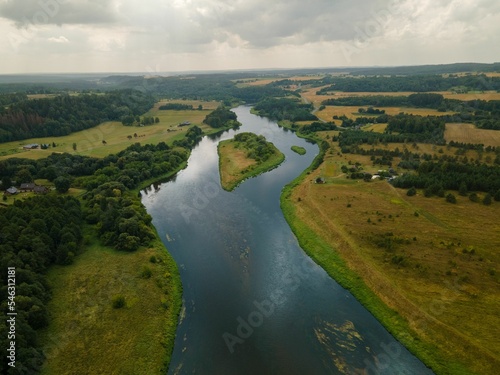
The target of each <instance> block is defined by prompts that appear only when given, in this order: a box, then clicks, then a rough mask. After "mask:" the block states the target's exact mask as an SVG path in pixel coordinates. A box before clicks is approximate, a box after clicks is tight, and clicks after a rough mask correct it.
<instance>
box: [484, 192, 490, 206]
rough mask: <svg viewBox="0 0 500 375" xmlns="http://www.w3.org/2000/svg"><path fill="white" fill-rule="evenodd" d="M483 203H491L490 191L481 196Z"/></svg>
mask: <svg viewBox="0 0 500 375" xmlns="http://www.w3.org/2000/svg"><path fill="white" fill-rule="evenodd" d="M483 204H484V205H485V206H489V205H490V204H491V194H490V193H488V194H486V195H485V196H484V198H483Z"/></svg>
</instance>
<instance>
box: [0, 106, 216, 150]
mask: <svg viewBox="0 0 500 375" xmlns="http://www.w3.org/2000/svg"><path fill="white" fill-rule="evenodd" d="M167 102H171V101H167V100H162V101H160V102H158V103H156V104H155V106H154V107H153V108H152V109H151V110H150V111H149V112H147V113H146V114H145V115H146V116H154V117H158V118H159V119H160V122H159V123H158V124H154V125H148V126H144V127H138V126H133V127H132V126H123V125H122V124H121V123H120V122H116V121H113V122H105V123H102V124H100V125H98V126H96V127H94V128H90V129H86V130H82V131H80V132H76V133H72V134H70V135H67V136H63V137H47V138H31V139H25V140H22V141H13V142H6V143H2V144H0V160H2V159H7V158H11V157H22V158H27V159H42V158H46V157H47V156H49V155H50V154H52V153H53V152H67V153H70V154H78V155H85V156H93V157H98V158H102V157H105V156H107V155H109V154H114V153H118V152H120V151H121V150H124V149H125V148H127V147H128V146H130V145H131V144H133V143H135V142H140V143H152V144H157V143H159V142H162V141H163V142H166V143H172V142H173V141H174V140H176V139H182V138H183V137H184V134H185V133H186V130H187V129H188V128H189V126H185V127H178V126H177V125H178V124H179V123H182V122H184V121H189V122H191V124H192V125H191V126H194V125H197V126H199V127H200V128H202V130H203V131H205V132H207V133H212V132H214V129H212V128H211V127H209V126H208V125H205V124H203V120H204V119H205V117H206V115H207V114H208V113H210V112H211V111H212V110H213V109H215V108H216V107H217V105H218V103H217V102H202V101H176V102H178V103H183V104H191V105H193V107H194V108H197V107H198V105H199V104H201V105H202V106H203V110H201V111H198V110H184V111H162V110H159V109H158V108H159V106H160V105H162V104H165V103H167ZM134 134H137V137H134ZM128 136H131V137H132V138H131V139H129V138H128ZM103 141H105V142H106V144H104V143H103ZM53 142H55V143H56V147H55V148H53V147H50V148H49V149H47V150H41V149H36V150H23V149H22V146H23V145H25V144H29V143H38V144H42V143H48V144H50V145H52V143H53ZM73 143H76V151H75V150H73Z"/></svg>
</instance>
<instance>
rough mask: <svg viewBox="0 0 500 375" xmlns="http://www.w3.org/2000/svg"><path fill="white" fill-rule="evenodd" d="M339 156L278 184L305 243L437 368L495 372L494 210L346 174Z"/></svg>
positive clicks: (332, 155) (293, 225)
mask: <svg viewBox="0 0 500 375" xmlns="http://www.w3.org/2000/svg"><path fill="white" fill-rule="evenodd" d="M331 146H332V147H334V148H335V147H336V146H335V144H332V145H331ZM356 161H361V159H359V160H356ZM343 163H347V160H340V157H339V156H338V155H337V153H336V152H335V150H334V149H332V152H328V153H327V154H326V155H325V158H324V161H323V162H322V163H321V164H320V163H316V162H315V163H313V164H315V165H319V168H318V169H316V170H312V169H310V170H308V171H306V172H304V173H303V174H302V175H301V176H300V177H299V178H298V179H296V180H295V181H294V182H293V183H291V184H290V185H289V186H287V187H286V188H285V189H284V191H283V194H282V198H281V205H282V209H283V212H284V214H285V217H286V219H287V221H288V223H289V225H290V227H291V228H292V230H293V231H294V233H295V235H296V236H297V238H298V240H299V243H300V245H301V247H302V248H303V249H304V250H305V251H306V252H307V253H308V254H309V255H310V256H311V257H312V258H313V259H314V260H315V261H316V262H317V263H318V264H319V265H321V266H322V267H323V268H324V269H325V270H326V271H327V272H328V273H329V275H330V276H332V277H333V278H334V279H335V280H337V281H338V282H339V283H340V284H341V285H342V286H344V287H345V288H347V289H349V290H350V291H351V292H352V293H353V295H354V296H355V297H356V298H357V299H358V300H359V301H360V302H361V303H362V304H363V305H364V306H365V307H367V308H368V310H370V311H371V312H372V313H373V315H374V316H375V317H376V318H377V319H378V320H379V321H380V322H381V323H382V324H383V325H384V326H385V327H386V328H387V329H388V330H389V331H390V332H391V333H392V334H393V335H394V336H395V337H396V338H397V339H398V340H399V341H401V342H402V343H403V344H404V345H405V346H406V347H407V348H408V349H409V350H410V351H412V352H413V353H414V354H416V355H417V356H418V357H419V358H420V359H422V360H423V362H424V363H426V364H427V365H428V366H430V367H431V368H432V369H433V370H434V371H435V372H436V373H437V374H492V375H493V374H495V369H496V368H498V367H497V366H498V364H499V359H498V353H499V349H500V348H499V346H498V341H496V340H495V336H496V335H495V333H493V332H492V330H491V327H495V326H496V323H495V320H496V319H497V318H496V314H495V311H498V302H497V301H498V298H497V297H498V292H495V290H497V285H498V280H497V277H496V276H495V272H494V271H492V269H493V268H494V265H495V264H496V263H497V261H498V255H497V254H496V253H495V251H494V249H495V245H494V243H495V242H496V243H498V242H497V241H498V240H499V238H498V237H499V235H498V231H495V228H497V229H498V225H497V224H495V223H496V221H495V219H494V216H495V215H496V213H497V211H498V210H495V208H493V207H487V206H484V205H478V204H473V203H472V202H470V201H469V200H468V199H467V198H461V199H460V201H459V203H458V204H456V205H451V204H449V203H446V202H445V201H444V200H438V199H437V198H434V199H429V198H424V197H423V194H418V195H417V196H416V197H412V198H409V197H407V196H406V194H401V193H400V191H398V190H397V189H394V188H393V187H392V186H391V185H389V184H387V183H386V182H385V181H379V182H362V181H355V180H350V179H346V178H345V176H343V174H342V173H341V171H340V165H341V164H343ZM367 163H369V161H367ZM318 177H322V178H324V179H325V180H326V182H327V183H325V184H316V183H315V181H316V179H317V178H318ZM464 212H468V214H467V216H466V217H467V220H465V219H464ZM457 218H461V219H457ZM479 228H481V230H479ZM480 233H483V234H482V235H481V234H480ZM387 238H389V240H387ZM382 240H385V241H389V242H391V244H392V245H391V247H390V248H389V247H388V248H384V247H382V248H381V247H380V246H379V244H382V245H383V244H385V242H383V241H382ZM464 249H465V250H464ZM472 249H474V251H472ZM488 270H489V271H488ZM465 316H467V319H465V318H464V317H465ZM493 331H494V330H493ZM388 354H389V353H388Z"/></svg>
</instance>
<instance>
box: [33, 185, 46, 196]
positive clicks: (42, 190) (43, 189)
mask: <svg viewBox="0 0 500 375" xmlns="http://www.w3.org/2000/svg"><path fill="white" fill-rule="evenodd" d="M33 191H34V192H35V194H47V193H48V192H49V189H48V188H46V187H45V186H35V188H34V189H33Z"/></svg>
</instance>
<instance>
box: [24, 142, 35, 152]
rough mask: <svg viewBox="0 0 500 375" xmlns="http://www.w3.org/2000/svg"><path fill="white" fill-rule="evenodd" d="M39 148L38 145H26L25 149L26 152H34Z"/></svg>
mask: <svg viewBox="0 0 500 375" xmlns="http://www.w3.org/2000/svg"><path fill="white" fill-rule="evenodd" d="M37 148H38V143H31V144H29V145H24V146H23V149H25V150H34V149H37Z"/></svg>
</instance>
